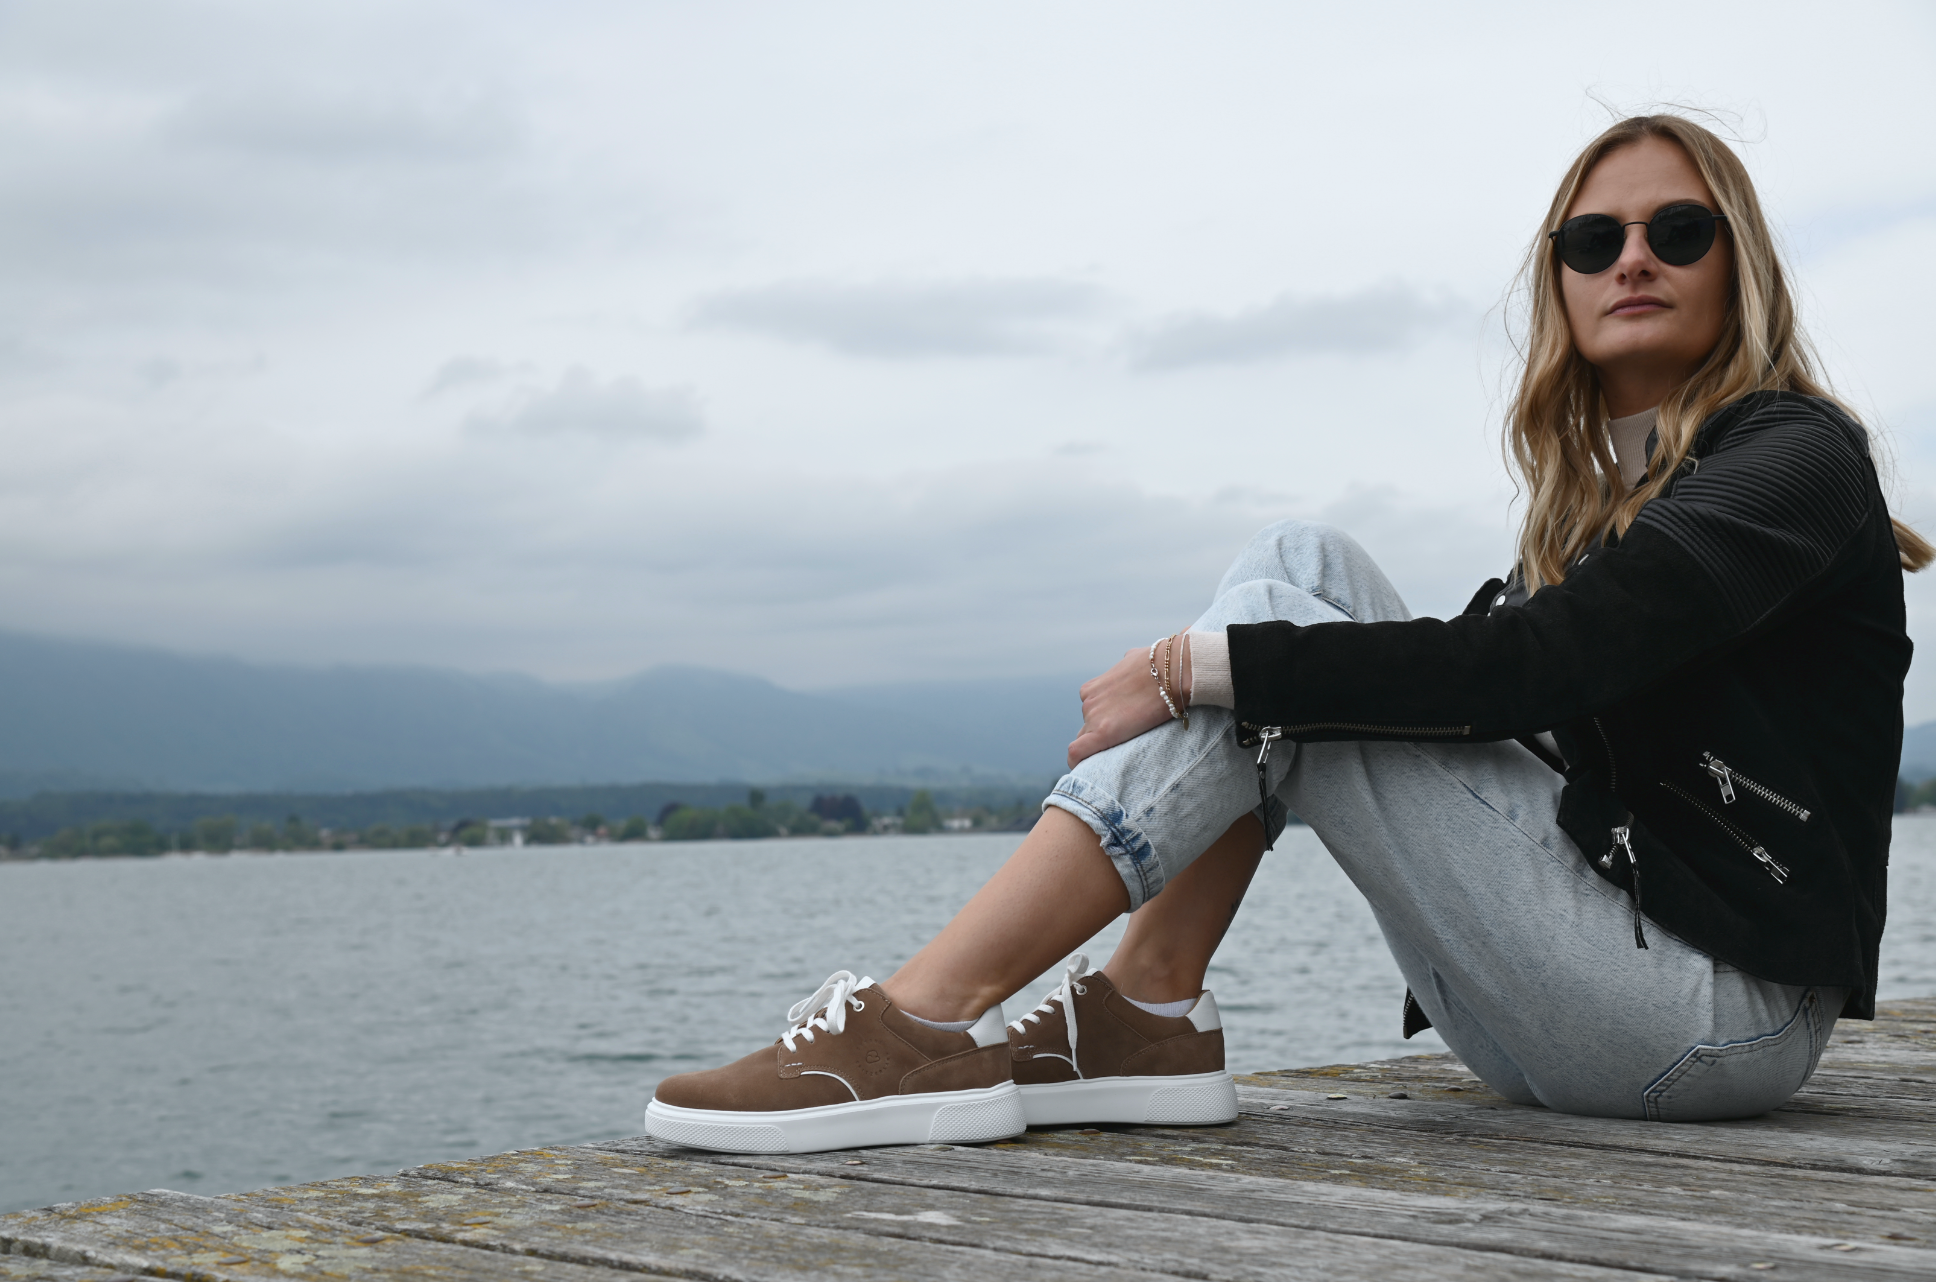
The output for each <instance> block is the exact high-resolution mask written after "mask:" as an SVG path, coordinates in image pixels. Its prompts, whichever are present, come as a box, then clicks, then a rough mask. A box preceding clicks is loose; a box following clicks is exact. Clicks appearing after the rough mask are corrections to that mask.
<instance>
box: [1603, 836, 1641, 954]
mask: <svg viewBox="0 0 1936 1282" xmlns="http://www.w3.org/2000/svg"><path fill="white" fill-rule="evenodd" d="M1613 845H1614V847H1617V848H1619V849H1621V850H1624V851H1626V852H1627V869H1628V871H1629V872H1631V873H1632V874H1633V905H1634V947H1635V948H1645V947H1646V946H1647V936H1645V935H1643V934H1642V933H1641V931H1640V861H1639V860H1638V859H1635V858H1634V849H1633V841H1632V832H1631V830H1630V829H1629V827H1628V826H1627V825H1626V824H1621V825H1620V826H1619V827H1617V828H1615V829H1614V830H1613ZM1601 864H1602V866H1603V867H1609V868H1610V867H1612V866H1613V849H1612V848H1609V849H1608V850H1607V853H1606V855H1605V856H1604V857H1603V858H1602V860H1601Z"/></svg>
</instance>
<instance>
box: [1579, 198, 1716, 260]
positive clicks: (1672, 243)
mask: <svg viewBox="0 0 1936 1282" xmlns="http://www.w3.org/2000/svg"><path fill="white" fill-rule="evenodd" d="M1726 217H1727V215H1726V214H1717V213H1715V212H1713V211H1712V210H1710V209H1707V208H1705V207H1703V206H1701V205H1669V206H1667V208H1665V209H1663V210H1661V211H1660V212H1659V213H1657V214H1655V215H1654V216H1653V218H1652V219H1651V220H1650V221H1648V222H1644V223H1623V222H1621V221H1620V220H1619V219H1618V218H1615V217H1614V216H1613V215H1611V214H1581V215H1580V216H1579V217H1578V218H1569V219H1567V220H1566V221H1565V222H1563V223H1561V224H1560V229H1559V230H1558V231H1549V232H1547V233H1546V238H1547V239H1548V240H1550V241H1552V242H1553V243H1554V244H1555V245H1556V246H1558V248H1559V252H1560V261H1561V262H1563V263H1565V264H1566V265H1567V266H1568V267H1571V268H1572V269H1573V270H1574V271H1576V272H1578V273H1580V275H1582V276H1597V275H1598V274H1599V273H1601V272H1603V271H1605V270H1606V269H1607V268H1609V267H1611V266H1613V265H1614V264H1615V263H1616V262H1618V261H1619V260H1620V251H1621V250H1623V249H1625V248H1626V247H1627V228H1629V227H1645V228H1646V229H1647V244H1648V245H1649V246H1651V247H1652V248H1653V251H1654V257H1656V258H1658V259H1660V261H1661V262H1663V263H1666V264H1668V265H1669V266H1672V267H1686V266H1687V265H1688V264H1690V263H1698V262H1700V261H1701V259H1702V258H1704V257H1706V255H1707V251H1708V250H1710V249H1712V248H1714V225H1715V224H1716V223H1718V222H1720V221H1721V220H1722V219H1724V218H1726Z"/></svg>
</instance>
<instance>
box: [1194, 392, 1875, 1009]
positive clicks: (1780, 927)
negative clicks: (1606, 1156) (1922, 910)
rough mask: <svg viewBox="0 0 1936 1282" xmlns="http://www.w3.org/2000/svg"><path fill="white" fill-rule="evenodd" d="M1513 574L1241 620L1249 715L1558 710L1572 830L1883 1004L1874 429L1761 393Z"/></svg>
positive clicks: (1386, 730)
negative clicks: (1400, 613)
mask: <svg viewBox="0 0 1936 1282" xmlns="http://www.w3.org/2000/svg"><path fill="white" fill-rule="evenodd" d="M1502 595H1503V596H1505V597H1506V599H1505V600H1504V601H1503V602H1502V601H1501V600H1500V597H1501V596H1502ZM1517 595H1518V597H1519V599H1517V600H1515V599H1514V597H1515V594H1513V593H1511V592H1509V591H1508V590H1507V589H1506V588H1505V586H1504V585H1503V584H1502V583H1501V582H1500V581H1498V580H1494V581H1493V582H1491V583H1488V584H1487V585H1486V586H1485V588H1483V589H1481V591H1480V594H1479V596H1477V597H1475V598H1474V602H1473V606H1472V607H1471V608H1469V609H1468V612H1467V613H1465V614H1462V615H1460V616H1459V617H1457V618H1454V619H1448V620H1438V619H1415V620H1412V621H1410V622H1406V623H1324V624H1316V625H1312V626H1309V627H1299V626H1298V625H1296V624H1292V623H1284V622H1272V623H1258V624H1249V625H1236V626H1232V627H1231V628H1230V629H1229V638H1230V665H1231V677H1232V684H1233V686H1234V688H1235V693H1236V704H1237V716H1238V719H1239V720H1240V721H1242V722H1245V723H1248V725H1250V726H1252V727H1257V726H1276V727H1282V729H1283V731H1284V734H1285V735H1286V737H1288V738H1291V739H1294V740H1300V741H1316V740H1326V739H1407V740H1434V741H1454V742H1458V741H1483V740H1498V739H1517V738H1524V737H1528V736H1531V735H1534V734H1537V733H1540V732H1543V731H1547V730H1551V731H1553V732H1554V736H1555V739H1556V740H1557V742H1558V743H1559V746H1560V749H1561V752H1562V754H1563V756H1564V759H1565V760H1564V766H1565V770H1566V777H1567V785H1566V788H1565V791H1564V793H1563V794H1562V800H1561V804H1560V814H1559V821H1560V824H1561V826H1562V827H1563V828H1564V829H1565V830H1566V832H1567V833H1568V834H1569V835H1570V836H1572V838H1573V840H1574V841H1575V842H1576V843H1577V844H1578V845H1579V847H1580V850H1581V851H1582V853H1584V854H1585V855H1586V856H1587V858H1588V860H1589V861H1590V862H1591V863H1592V864H1593V866H1594V867H1595V869H1596V870H1597V871H1598V872H1599V873H1600V875H1601V876H1603V877H1606V878H1607V879H1608V880H1610V881H1612V882H1614V883H1616V884H1617V885H1620V886H1621V887H1623V888H1625V889H1627V890H1629V891H1633V890H1635V889H1636V885H1637V888H1638V895H1637V896H1636V897H1637V899H1638V900H1639V904H1640V908H1641V910H1642V911H1643V912H1644V913H1645V915H1646V918H1647V919H1648V920H1649V921H1652V922H1655V923H1658V925H1659V926H1660V927H1661V928H1663V929H1666V930H1668V931H1671V932H1673V933H1674V934H1675V935H1677V936H1679V937H1680V938H1681V939H1683V940H1685V941H1686V942H1687V943H1689V944H1692V945H1693V946H1694V947H1696V948H1699V949H1700V950H1702V951H1703V952H1706V953H1708V954H1709V955H1711V956H1713V957H1716V958H1718V959H1720V960H1721V961H1724V962H1727V963H1729V964H1730V965H1733V966H1736V967H1738V968H1740V969H1741V970H1744V971H1746V972H1748V973H1749V974H1752V975H1757V976H1760V977H1761V978H1764V979H1768V980H1772V981H1775V982H1777V983H1784V984H1819V985H1832V986H1836V987H1844V988H1847V989H1849V990H1850V995H1849V999H1848V1003H1847V1006H1846V1008H1845V1010H1844V1012H1843V1013H1844V1014H1846V1015H1850V1016H1854V1017H1857V1018H1864V1019H1866V1018H1872V1017H1873V1014H1874V1007H1875V983H1876V957H1877V951H1878V948H1879V946H1880V944H1881V939H1882V927H1883V913H1884V908H1885V905H1886V878H1887V869H1888V858H1889V835H1890V821H1891V816H1892V812H1893V809H1894V802H1895V789H1896V771H1897V768H1898V765H1899V763H1900V757H1901V752H1902V681H1903V676H1904V674H1905V673H1906V672H1907V671H1908V669H1909V657H1910V641H1909V637H1908V634H1907V632H1906V631H1905V628H1904V610H1903V594H1902V571H1901V568H1900V563H1899V560H1898V555H1897V550H1896V542H1895V535H1894V532H1893V529H1892V528H1891V525H1890V521H1889V512H1888V507H1887V505H1886V503H1885V502H1884V500H1883V497H1882V493H1881V489H1880V487H1879V486H1878V484H1877V480H1876V474H1875V468H1874V466H1873V464H1872V462H1871V460H1870V456H1869V448H1868V436H1867V434H1866V433H1865V432H1864V431H1863V430H1862V429H1861V427H1860V426H1858V425H1857V424H1855V423H1853V422H1852V421H1850V420H1849V419H1848V418H1847V416H1845V415H1844V414H1843V413H1842V412H1841V411H1840V410H1838V409H1836V408H1835V407H1834V406H1833V405H1831V404H1829V403H1828V402H1826V401H1821V400H1817V399H1813V398H1808V397H1802V396H1798V395H1793V394H1788V393H1760V394H1757V395H1754V396H1750V397H1746V398H1744V399H1743V400H1741V401H1738V402H1736V403H1734V404H1732V405H1729V406H1727V407H1726V408H1725V409H1723V410H1721V411H1720V412H1719V413H1717V414H1715V415H1714V416H1713V417H1712V418H1711V419H1709V420H1708V421H1707V422H1706V423H1704V424H1702V426H1701V428H1700V431H1699V433H1698V435H1697V436H1696V438H1695V443H1694V447H1693V449H1692V451H1691V453H1690V456H1689V458H1688V460H1687V462H1686V463H1684V464H1683V465H1682V467H1681V470H1680V472H1679V473H1678V474H1677V476H1676V478H1675V480H1674V481H1673V483H1672V485H1671V486H1670V488H1669V489H1668V490H1666V491H1665V492H1664V493H1663V494H1661V495H1660V496H1659V497H1658V498H1656V499H1654V500H1653V501H1652V502H1650V503H1648V504H1647V506H1646V507H1645V508H1643V509H1642V510H1641V512H1640V515H1639V517H1638V518H1637V519H1636V520H1635V522H1634V524H1633V526H1632V528H1631V529H1629V530H1628V531H1627V535H1626V537H1625V538H1624V539H1621V540H1619V541H1618V542H1617V543H1610V544H1609V545H1608V546H1606V547H1601V548H1596V549H1595V550H1593V551H1592V552H1589V553H1588V554H1587V555H1585V556H1584V557H1582V558H1581V559H1580V561H1579V562H1578V563H1576V565H1575V566H1574V567H1573V569H1572V570H1571V571H1570V572H1569V573H1568V575H1567V577H1566V579H1565V580H1564V581H1563V582H1560V583H1557V584H1554V585H1551V586H1549V587H1547V588H1546V589H1544V590H1543V591H1541V592H1539V593H1537V594H1536V595H1534V596H1533V597H1532V598H1530V599H1524V597H1523V594H1517ZM1634 926H1635V932H1636V940H1637V942H1638V941H1639V940H1640V939H1641V938H1643V935H1642V930H1643V927H1642V923H1641V922H1640V921H1639V920H1638V915H1636V920H1635V923H1634Z"/></svg>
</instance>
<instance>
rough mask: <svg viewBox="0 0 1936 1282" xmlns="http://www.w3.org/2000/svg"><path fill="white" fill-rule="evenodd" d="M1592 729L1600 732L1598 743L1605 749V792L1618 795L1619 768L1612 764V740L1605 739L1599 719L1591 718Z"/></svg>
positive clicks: (1604, 729) (1605, 730)
mask: <svg viewBox="0 0 1936 1282" xmlns="http://www.w3.org/2000/svg"><path fill="white" fill-rule="evenodd" d="M1593 728H1594V729H1595V730H1598V731H1599V732H1600V742H1601V743H1603V744H1605V745H1606V749H1607V791H1608V792H1611V793H1614V794H1616V795H1618V793H1619V792H1620V768H1619V767H1618V766H1616V765H1614V764H1613V740H1612V739H1610V738H1608V737H1607V728H1606V727H1605V726H1603V725H1601V724H1600V718H1598V717H1595V718H1593Z"/></svg>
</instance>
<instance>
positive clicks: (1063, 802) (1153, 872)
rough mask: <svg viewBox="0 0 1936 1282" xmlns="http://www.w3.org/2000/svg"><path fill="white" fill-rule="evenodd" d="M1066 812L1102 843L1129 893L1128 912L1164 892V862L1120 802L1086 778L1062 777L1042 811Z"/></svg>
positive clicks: (1043, 805)
mask: <svg viewBox="0 0 1936 1282" xmlns="http://www.w3.org/2000/svg"><path fill="white" fill-rule="evenodd" d="M1050 806H1054V807H1056V808H1057V809H1060V810H1066V811H1068V812H1069V813H1070V814H1072V815H1074V816H1075V817H1076V818H1078V819H1080V820H1082V822H1083V823H1085V824H1088V825H1089V830H1090V831H1091V832H1093V833H1095V834H1096V836H1097V837H1099V838H1101V840H1102V851H1103V853H1104V854H1105V855H1108V856H1109V862H1111V863H1113V864H1115V865H1116V874H1117V875H1118V876H1119V877H1121V878H1122V879H1123V885H1124V887H1125V888H1127V889H1128V891H1129V911H1131V912H1135V911H1136V910H1137V909H1138V908H1141V907H1142V906H1143V905H1144V904H1146V903H1148V902H1149V901H1150V900H1151V899H1152V898H1154V897H1155V895H1156V893H1157V892H1158V891H1160V890H1162V889H1163V880H1164V875H1163V863H1162V861H1161V860H1159V859H1158V858H1157V857H1156V850H1155V848H1154V847H1153V846H1151V845H1150V840H1149V838H1148V837H1147V836H1145V835H1144V834H1143V832H1142V830H1140V829H1138V828H1137V827H1135V826H1134V825H1133V824H1131V823H1130V822H1129V813H1128V812H1127V811H1125V810H1124V809H1123V807H1122V803H1121V802H1119V801H1117V800H1116V799H1115V798H1114V797H1112V796H1110V795H1109V794H1108V793H1107V792H1105V791H1103V790H1102V789H1101V788H1099V787H1097V786H1096V785H1095V784H1093V783H1091V782H1090V781H1089V780H1087V779H1082V778H1079V777H1077V776H1076V775H1064V776H1062V778H1061V780H1060V781H1059V782H1058V783H1057V784H1056V785H1055V791H1054V792H1051V793H1050V794H1049V795H1048V796H1047V797H1045V798H1043V800H1042V808H1043V809H1044V810H1047V809H1048V808H1049V807H1050Z"/></svg>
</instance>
